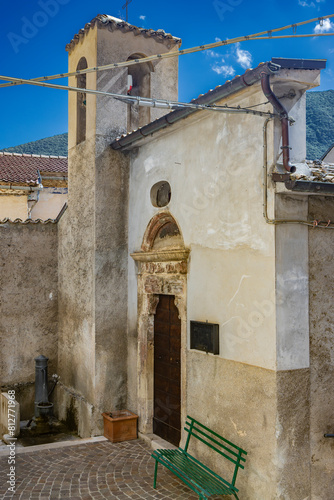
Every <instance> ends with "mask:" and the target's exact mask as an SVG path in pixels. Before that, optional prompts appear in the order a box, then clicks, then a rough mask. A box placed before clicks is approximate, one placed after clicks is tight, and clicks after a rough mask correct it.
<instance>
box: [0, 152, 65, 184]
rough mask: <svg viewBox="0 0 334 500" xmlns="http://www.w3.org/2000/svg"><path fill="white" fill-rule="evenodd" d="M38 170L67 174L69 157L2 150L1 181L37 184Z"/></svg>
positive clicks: (0, 158) (0, 163) (0, 159)
mask: <svg viewBox="0 0 334 500" xmlns="http://www.w3.org/2000/svg"><path fill="white" fill-rule="evenodd" d="M38 172H46V173H62V174H65V175H67V158H66V157H65V156H44V155H27V154H17V153H6V152H0V183H7V184H8V183H13V184H28V185H36V184H38V183H39V179H38Z"/></svg>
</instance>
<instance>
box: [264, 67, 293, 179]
mask: <svg viewBox="0 0 334 500" xmlns="http://www.w3.org/2000/svg"><path fill="white" fill-rule="evenodd" d="M261 87H262V91H263V93H264V95H265V96H266V98H267V99H268V101H269V102H270V103H271V104H272V105H273V107H274V109H275V110H276V111H277V113H278V114H279V117H280V120H281V124H282V150H283V166H284V168H285V170H286V171H287V172H291V173H293V172H295V171H296V167H295V166H294V165H291V163H290V145H289V115H288V112H287V110H286V109H285V107H284V106H283V104H282V103H281V102H280V101H279V100H278V99H277V97H276V96H275V94H274V92H273V91H272V90H271V88H270V76H269V75H267V74H264V75H263V76H262V78H261Z"/></svg>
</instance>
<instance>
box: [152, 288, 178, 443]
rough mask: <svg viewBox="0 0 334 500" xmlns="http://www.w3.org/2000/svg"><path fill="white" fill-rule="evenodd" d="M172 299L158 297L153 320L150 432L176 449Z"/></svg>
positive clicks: (175, 313)
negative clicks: (151, 420)
mask: <svg viewBox="0 0 334 500" xmlns="http://www.w3.org/2000/svg"><path fill="white" fill-rule="evenodd" d="M174 300H175V297H174V296H173V295H160V296H159V303H158V306H157V311H156V314H155V318H154V417H153V432H154V434H157V435H158V436H160V437H162V438H163V439H165V440H166V441H168V442H170V443H172V444H174V445H176V446H178V445H179V443H180V439H181V320H180V319H179V312H178V310H177V307H176V305H175V303H174Z"/></svg>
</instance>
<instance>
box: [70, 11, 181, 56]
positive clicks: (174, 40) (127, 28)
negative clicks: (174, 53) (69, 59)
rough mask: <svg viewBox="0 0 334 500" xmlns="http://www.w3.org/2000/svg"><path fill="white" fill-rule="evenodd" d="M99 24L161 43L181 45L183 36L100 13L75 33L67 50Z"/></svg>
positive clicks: (99, 25)
mask: <svg viewBox="0 0 334 500" xmlns="http://www.w3.org/2000/svg"><path fill="white" fill-rule="evenodd" d="M94 26H97V27H98V28H102V29H103V28H107V29H108V30H109V31H114V30H120V31H122V32H123V33H130V32H132V33H133V34H134V35H135V36H137V35H140V36H144V37H146V38H153V39H154V40H155V41H156V42H159V43H168V44H169V45H170V44H172V45H180V44H181V38H178V37H175V36H173V35H171V34H170V33H166V32H165V31H164V30H162V29H158V30H153V29H146V28H139V27H138V26H134V25H132V24H129V23H127V22H126V21H123V20H122V19H118V18H117V17H113V16H110V15H107V14H98V15H97V16H96V17H94V19H92V20H91V22H90V23H87V24H86V25H85V27H84V28H82V29H81V30H80V31H79V33H77V34H76V35H74V37H73V39H72V40H71V41H70V43H68V44H67V45H66V50H67V51H68V52H70V51H71V50H72V49H73V48H74V47H75V45H76V44H77V43H78V42H79V41H80V40H81V39H82V38H83V37H84V36H85V35H86V33H88V31H89V30H90V29H91V28H94Z"/></svg>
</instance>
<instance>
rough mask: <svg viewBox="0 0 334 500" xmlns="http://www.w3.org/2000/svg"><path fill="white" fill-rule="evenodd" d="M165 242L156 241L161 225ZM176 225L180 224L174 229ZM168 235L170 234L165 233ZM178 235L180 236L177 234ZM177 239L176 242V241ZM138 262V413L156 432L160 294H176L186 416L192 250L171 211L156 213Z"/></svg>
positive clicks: (143, 426) (142, 424)
mask: <svg viewBox="0 0 334 500" xmlns="http://www.w3.org/2000/svg"><path fill="white" fill-rule="evenodd" d="M166 226H167V227H168V228H172V234H171V237H170V239H169V238H168V231H165V234H162V237H163V240H164V243H165V245H161V242H159V245H158V246H156V245H155V239H156V238H159V237H160V238H161V233H162V229H163V228H164V227H165V228H166ZM175 227H176V228H177V229H176V230H175ZM166 235H167V236H166ZM175 236H177V238H175ZM175 243H176V245H175ZM131 256H132V258H133V259H134V260H136V261H137V262H138V325H137V328H138V360H137V361H138V362H137V380H138V414H139V417H140V418H139V431H140V432H142V433H144V434H151V433H152V432H153V404H154V403H153V398H154V394H153V387H154V378H153V377H154V365H153V363H154V315H155V312H156V308H157V305H158V302H159V295H174V296H175V305H176V307H177V309H178V311H179V318H180V320H181V421H184V419H185V417H186V408H187V405H186V348H187V302H186V297H187V261H188V256H189V250H187V249H186V248H185V247H184V243H183V238H182V235H181V231H180V230H179V228H178V225H177V223H176V221H175V220H174V218H173V217H172V216H171V215H170V214H169V213H168V212H163V213H159V214H157V215H156V216H155V217H153V219H152V220H151V221H150V223H149V225H148V227H147V229H146V231H145V235H144V239H143V244H142V251H141V252H137V253H134V254H131Z"/></svg>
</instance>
